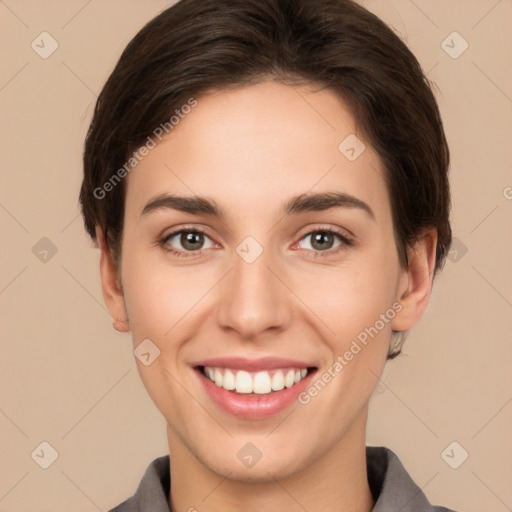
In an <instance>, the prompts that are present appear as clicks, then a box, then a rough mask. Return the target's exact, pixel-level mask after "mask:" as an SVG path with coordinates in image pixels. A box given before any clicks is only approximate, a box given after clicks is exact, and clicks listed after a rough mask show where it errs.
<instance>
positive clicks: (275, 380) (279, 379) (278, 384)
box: [272, 370, 307, 391]
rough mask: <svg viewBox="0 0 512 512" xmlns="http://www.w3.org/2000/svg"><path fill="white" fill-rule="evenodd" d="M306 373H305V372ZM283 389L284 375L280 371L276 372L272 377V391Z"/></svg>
mask: <svg viewBox="0 0 512 512" xmlns="http://www.w3.org/2000/svg"><path fill="white" fill-rule="evenodd" d="M306 373H307V371H306ZM283 388H284V375H283V372H282V371H281V370H277V372H276V373H274V376H273V377H272V391H281V389H283Z"/></svg>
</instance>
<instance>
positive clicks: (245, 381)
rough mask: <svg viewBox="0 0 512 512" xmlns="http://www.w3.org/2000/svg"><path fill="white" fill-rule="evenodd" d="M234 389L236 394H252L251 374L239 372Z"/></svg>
mask: <svg viewBox="0 0 512 512" xmlns="http://www.w3.org/2000/svg"><path fill="white" fill-rule="evenodd" d="M235 382H236V385H235V389H236V392H237V393H252V378H251V374H250V373H247V372H244V371H243V370H242V371H239V372H238V373H237V374H236V381H235Z"/></svg>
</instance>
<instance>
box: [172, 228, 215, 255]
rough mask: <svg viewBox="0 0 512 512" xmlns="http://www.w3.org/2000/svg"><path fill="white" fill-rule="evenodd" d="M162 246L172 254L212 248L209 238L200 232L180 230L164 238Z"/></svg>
mask: <svg viewBox="0 0 512 512" xmlns="http://www.w3.org/2000/svg"><path fill="white" fill-rule="evenodd" d="M164 244H165V246H167V247H169V250H171V251H174V252H195V251H200V250H202V249H210V248H211V247H213V242H212V240H211V239H210V237H209V236H208V235H206V234H205V233H203V232H202V231H196V230H181V231H176V232H174V233H171V234H170V235H169V236H167V237H166V238H165V240H164ZM205 244H206V246H205Z"/></svg>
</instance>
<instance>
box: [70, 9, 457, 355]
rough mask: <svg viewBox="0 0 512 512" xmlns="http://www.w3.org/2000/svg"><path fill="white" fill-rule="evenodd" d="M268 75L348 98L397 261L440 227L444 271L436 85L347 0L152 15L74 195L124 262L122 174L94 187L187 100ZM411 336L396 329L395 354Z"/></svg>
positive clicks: (105, 94)
mask: <svg viewBox="0 0 512 512" xmlns="http://www.w3.org/2000/svg"><path fill="white" fill-rule="evenodd" d="M265 79H272V80H276V81H280V82H283V83H286V84H289V85H293V84H298V83H311V84H319V85H321V86H323V87H326V88H328V89H329V90H332V91H333V92H335V93H336V94H338V95H339V97H341V98H342V99H343V100H344V101H345V102H346V104H347V105H348V106H349V108H350V109H351V111H352V113H353V115H354V117H355V120H356V123H357V125H358V128H359V129H360V130H361V132H362V133H363V134H364V136H365V137H366V138H367V139H368V141H369V142H370V143H371V144H372V146H373V147H374V148H375V150H376V151H377V153H378V154H379V156H380V158H381V159H382V162H383V164H384V167H385V169H386V181H387V187H388V192H389V196H390V201H391V208H392V216H393V225H394V234H395V240H396V244H397V248H398V254H399V258H400V264H401V265H402V267H406V266H407V264H408V261H407V247H408V246H410V245H412V243H413V242H414V241H415V240H416V239H417V237H418V235H419V234H420V233H421V230H422V229H423V228H428V227H435V228H436V229H437V232H438V242H437V248H436V265H435V269H434V274H435V273H437V271H438V270H439V269H440V268H442V266H443V264H444V261H445V258H446V255H447V251H448V249H449V246H450V244H451V228H450V222H449V211H450V189H449V182H448V167H449V149H448V145H447V141H446V138H445V134H444V130H443V125H442V121H441V116H440V113H439V109H438V106H437V103H436V101H435V98H434V95H433V93H432V87H431V83H430V82H429V81H428V79H427V78H426V77H425V76H424V74H423V72H422V70H421V67H420V64H419V63H418V61H417V60H416V58H415V57H414V55H413V54H412V53H411V52H410V51H409V50H408V48H407V46H406V45H405V44H404V43H403V42H402V40H401V39H400V38H399V37H398V36H397V35H396V34H395V33H394V32H393V30H391V29H390V28H389V27H388V26H387V25H386V24H385V23H384V22H382V21H381V20H380V19H379V18H377V17H376V16H375V15H373V14H372V13H370V12H369V11H367V10H366V9H364V8H363V7H361V6H360V5H358V4H356V3H355V2H353V1H351V0H181V1H179V2H177V3H176V4H174V5H173V6H171V7H170V8H168V9H166V10H164V11H163V12H161V13H160V14H159V15H158V16H156V17H155V18H154V19H153V20H151V21H150V22H149V23H147V24H146V25H145V26H144V27H143V28H142V29H141V30H140V32H139V33H138V34H136V36H135V37H134V38H133V39H132V40H131V42H130V43H129V44H128V46H127V47H126V49H125V50H124V52H123V53H122V55H121V57H120V59H119V61H118V63H117V65H116V66H115V69H114V71H113V72H112V74H111V75H110V77H109V78H108V81H107V82H106V84H105V86H104V87H103V89H102V91H101V94H100V96H99V98H98V101H97V104H96V108H95V111H94V116H93V120H92V122H91V125H90V128H89V131H88V134H87V138H86V142H85V149H84V157H83V163H84V178H83V183H82V186H81V190H80V198H79V201H80V205H81V209H82V213H83V217H84V222H85V228H86V230H87V232H88V233H89V235H90V236H91V237H92V239H93V240H95V239H96V238H95V237H96V235H95V227H96V226H97V225H98V226H100V227H101V228H102V230H103V232H104V234H105V239H106V241H107V244H108V246H109V248H110V249H111V251H112V253H113V255H114V257H115V258H116V260H117V261H119V260H120V254H121V241H122V231H123V215H124V199H125V183H124V180H120V182H119V183H118V184H117V183H116V186H114V187H110V188H111V191H109V193H108V197H106V198H102V197H98V193H97V192H95V191H97V190H98V188H101V187H102V186H103V184H105V183H107V182H108V180H109V179H111V178H112V177H113V175H114V174H115V173H116V171H117V170H118V169H120V168H121V167H122V166H123V165H124V164H125V162H126V161H127V159H129V158H130V155H131V154H132V152H133V151H135V150H136V149H137V148H139V147H140V146H141V145H142V144H143V143H144V142H145V141H146V139H147V138H148V136H149V135H151V134H152V133H153V131H154V130H155V128H156V127H158V126H160V125H162V124H164V123H166V122H168V120H169V117H170V116H171V115H172V113H173V112H175V111H176V110H177V109H179V108H180V107H181V106H182V105H184V104H186V103H187V102H188V101H189V99H190V98H191V97H196V98H197V97H199V96H200V95H201V93H204V92H206V91H208V90H211V89H220V88H228V87H231V86H243V85H247V84H251V83H257V82H258V81H262V80H265ZM340 142H341V141H340ZM123 175H124V174H123ZM400 335H401V337H400ZM404 339H405V334H404V333H398V336H397V333H394V342H393V343H392V345H391V347H390V350H389V354H388V358H389V359H391V358H393V357H396V355H398V354H399V353H400V351H401V346H402V343H403V341H404Z"/></svg>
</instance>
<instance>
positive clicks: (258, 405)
mask: <svg viewBox="0 0 512 512" xmlns="http://www.w3.org/2000/svg"><path fill="white" fill-rule="evenodd" d="M237 360H238V363H239V364H242V362H243V363H244V366H242V367H236V366H233V365H234V361H235V360H234V359H231V358H230V359H210V360H208V361H205V362H207V363H208V364H206V365H202V364H201V365H197V366H196V367H195V368H194V373H195V374H196V375H197V376H198V378H199V381H200V382H201V385H202V386H203V387H204V389H205V391H206V393H207V394H208V396H209V397H210V398H211V400H212V402H213V403H214V404H216V405H217V406H219V407H220V408H221V409H222V410H223V411H225V412H227V413H228V414H230V415H232V416H237V417H240V418H246V419H251V420H257V419H263V418H269V417H271V416H274V415H276V414H278V413H280V412H282V411H284V410H285V409H287V408H288V407H290V406H291V405H292V404H293V403H296V402H297V399H298V396H299V395H300V393H302V392H304V391H305V390H306V389H307V388H308V387H309V386H310V383H311V379H312V377H313V375H314V374H315V373H316V371H317V369H316V368H313V367H311V366H307V365H306V366H304V364H302V365H297V362H293V364H290V363H289V361H290V360H286V361H288V363H286V364H285V365H284V366H279V365H277V366H273V365H274V364H277V361H280V364H281V365H282V362H283V361H285V360H278V359H276V358H268V359H265V360H259V361H252V363H253V365H252V367H251V370H250V371H258V370H271V369H275V368H283V367H284V368H286V367H288V366H291V367H295V368H308V369H309V370H310V371H308V374H307V375H306V377H304V378H303V379H302V380H301V381H300V382H299V383H298V384H294V385H293V386H292V387H290V388H284V389H282V390H281V391H272V392H271V393H268V394H264V395H259V394H242V393H236V392H234V391H227V390H226V389H224V388H222V387H219V386H217V385H216V384H215V383H214V382H212V381H211V380H210V379H209V378H207V377H206V376H205V375H203V372H202V366H216V367H223V368H233V369H240V370H242V369H243V370H246V371H249V370H248V366H247V362H248V360H247V359H237ZM263 361H265V363H264V364H267V366H266V367H262V366H261V365H262V364H263ZM221 362H222V364H220V363H221ZM228 362H229V364H227V363H228ZM212 363H214V364H212ZM268 365H271V366H268ZM295 365H297V366H295Z"/></svg>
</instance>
